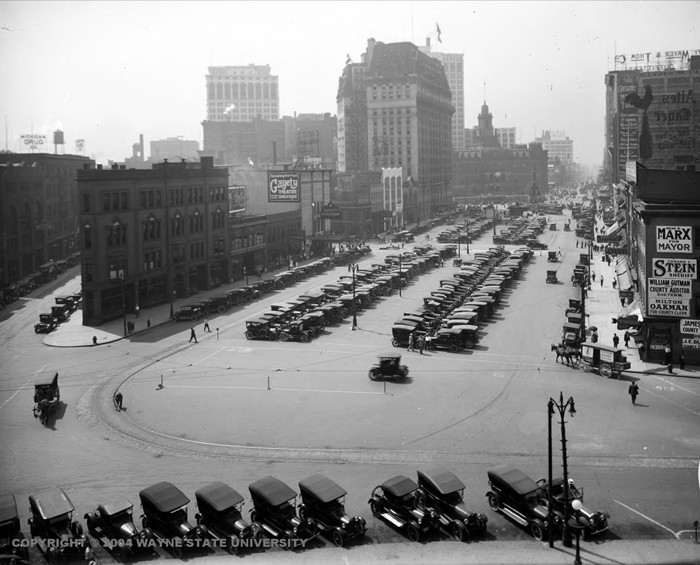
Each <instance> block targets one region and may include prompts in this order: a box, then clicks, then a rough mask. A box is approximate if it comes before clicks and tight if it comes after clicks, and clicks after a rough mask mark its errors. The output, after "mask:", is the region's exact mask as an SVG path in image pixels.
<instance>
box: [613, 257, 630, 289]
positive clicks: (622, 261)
mask: <svg viewBox="0 0 700 565" xmlns="http://www.w3.org/2000/svg"><path fill="white" fill-rule="evenodd" d="M631 271H632V268H631V265H630V262H629V258H628V257H627V255H620V256H619V257H618V258H617V260H616V264H615V276H616V278H617V288H618V289H619V290H629V289H630V288H632V286H633V285H634V283H633V281H632V272H631Z"/></svg>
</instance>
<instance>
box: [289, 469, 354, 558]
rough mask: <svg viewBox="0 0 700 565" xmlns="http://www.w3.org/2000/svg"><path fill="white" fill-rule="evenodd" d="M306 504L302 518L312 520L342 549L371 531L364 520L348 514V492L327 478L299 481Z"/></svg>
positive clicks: (300, 507)
mask: <svg viewBox="0 0 700 565" xmlns="http://www.w3.org/2000/svg"><path fill="white" fill-rule="evenodd" d="M299 492H300V493H301V500H302V504H300V505H299V509H298V510H299V517H300V518H302V519H304V518H312V519H313V520H314V521H315V522H316V524H318V527H319V529H320V530H321V533H322V534H323V535H324V536H326V537H328V538H329V539H331V540H332V541H333V543H334V544H335V545H337V546H338V547H342V546H343V545H345V543H346V542H347V541H348V540H351V539H354V538H358V537H361V536H363V535H365V532H366V531H367V521H366V520H365V519H364V518H363V517H362V516H353V517H350V516H348V515H347V514H346V512H345V495H346V494H347V491H346V490H345V489H344V488H342V487H341V486H340V485H338V484H336V483H335V482H334V481H332V480H331V479H329V478H327V477H324V476H323V475H319V474H316V475H312V476H310V477H307V478H306V479H303V480H301V481H299Z"/></svg>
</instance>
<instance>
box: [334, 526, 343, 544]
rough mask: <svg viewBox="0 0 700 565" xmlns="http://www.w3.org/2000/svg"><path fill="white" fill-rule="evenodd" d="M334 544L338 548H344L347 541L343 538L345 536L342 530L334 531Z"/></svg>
mask: <svg viewBox="0 0 700 565" xmlns="http://www.w3.org/2000/svg"><path fill="white" fill-rule="evenodd" d="M333 543H334V544H335V545H336V547H343V543H345V539H344V538H343V534H342V533H341V532H340V530H333Z"/></svg>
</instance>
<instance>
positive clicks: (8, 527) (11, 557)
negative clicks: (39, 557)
mask: <svg viewBox="0 0 700 565" xmlns="http://www.w3.org/2000/svg"><path fill="white" fill-rule="evenodd" d="M0 563H3V564H7V565H19V564H20V563H26V564H28V563H29V545H28V543H27V541H26V540H25V538H24V534H23V533H22V530H21V528H20V523H19V513H18V512H17V501H16V500H15V497H14V496H12V495H8V496H2V497H0Z"/></svg>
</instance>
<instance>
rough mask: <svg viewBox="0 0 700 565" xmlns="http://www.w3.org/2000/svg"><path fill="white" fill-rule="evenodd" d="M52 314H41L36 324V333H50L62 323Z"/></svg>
mask: <svg viewBox="0 0 700 565" xmlns="http://www.w3.org/2000/svg"><path fill="white" fill-rule="evenodd" d="M60 323H61V322H59V321H58V320H57V319H56V318H54V317H53V316H52V315H51V314H39V323H38V324H34V333H37V334H48V333H51V332H52V331H54V330H55V329H56V328H57V327H58V326H59V324H60Z"/></svg>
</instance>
